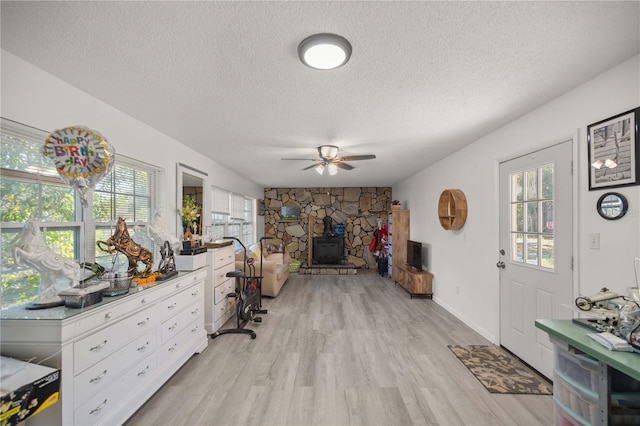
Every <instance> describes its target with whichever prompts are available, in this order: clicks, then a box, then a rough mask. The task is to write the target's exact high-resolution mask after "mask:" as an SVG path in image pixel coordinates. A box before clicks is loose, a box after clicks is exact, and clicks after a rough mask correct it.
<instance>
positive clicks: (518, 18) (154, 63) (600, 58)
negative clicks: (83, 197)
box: [1, 1, 640, 187]
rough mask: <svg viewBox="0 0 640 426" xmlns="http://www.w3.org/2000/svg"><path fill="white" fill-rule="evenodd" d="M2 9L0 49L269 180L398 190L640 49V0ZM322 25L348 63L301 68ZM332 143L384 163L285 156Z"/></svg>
mask: <svg viewBox="0 0 640 426" xmlns="http://www.w3.org/2000/svg"><path fill="white" fill-rule="evenodd" d="M1 7H2V9H1V15H2V34H1V35H2V39H1V42H2V48H3V49H5V50H7V51H9V52H11V53H13V54H15V55H17V56H19V57H21V58H23V59H25V60H26V61H28V62H31V63H32V64H34V65H36V66H38V67H40V68H42V69H45V70H47V71H48V72H50V73H51V74H53V75H55V76H57V77H59V78H60V79H62V80H64V81H66V82H68V83H70V84H72V85H73V86H76V87H78V88H79V89H81V90H83V91H85V92H87V93H89V94H91V95H93V96H95V97H96V98H99V99H101V100H103V101H104V102H106V103H108V104H110V105H112V106H114V107H115V108H117V109H119V110H121V111H123V112H125V113H127V114H129V115H131V116H133V117H135V118H136V119H138V120H140V121H142V122H144V123H146V124H148V125H150V126H152V127H154V128H156V129H158V130H160V131H161V132H163V133H165V134H167V135H169V136H171V137H172V138H174V139H176V140H178V141H180V142H182V143H184V144H185V145H189V146H191V147H192V148H194V149H196V150H197V151H199V152H201V153H202V154H204V155H205V156H207V157H210V158H212V159H214V160H215V161H217V162H219V163H220V164H223V165H224V166H226V167H228V168H230V169H233V170H235V171H237V172H238V173H240V174H241V175H245V176H247V177H249V178H250V179H252V180H254V181H256V182H258V183H259V184H261V185H263V186H265V187H271V186H273V187H290V186H299V187H316V186H390V185H393V184H395V183H397V182H399V181H401V180H403V179H404V178H406V177H408V176H410V175H412V174H414V173H416V172H417V171H419V170H422V169H423V168H425V167H427V166H428V165H429V164H432V163H434V162H435V161H437V160H439V159H441V158H443V157H445V156H447V155H449V154H450V153H452V152H454V151H456V150H457V149H460V148H461V147H463V146H465V145H466V144H469V143H471V142H473V141H474V140H476V139H478V138H479V137H481V136H483V135H486V134H487V133H489V132H491V131H493V130H495V129H496V128H498V127H500V126H502V125H504V124H506V123H508V122H510V121H512V120H513V119H515V118H517V117H519V116H521V115H523V114H525V113H527V112H529V111H531V110H532V109H534V108H536V107H539V106H540V105H542V104H544V103H546V102H548V101H549V100H551V99H553V98H555V97H557V96H559V95H560V94H562V93H564V92H566V91H568V90H570V89H572V88H574V87H576V86H578V85H580V84H581V83H583V82H585V81H587V80H589V79H591V78H593V77H595V76H596V75H598V74H600V73H601V72H603V71H605V70H607V69H609V68H611V67H612V66H614V65H617V64H618V63H620V62H622V61H624V60H626V59H628V58H630V57H631V56H633V55H635V54H637V53H638V52H639V50H640V48H639V45H640V3H639V2H620V3H614V2H526V3H525V2H314V1H309V2H207V1H201V2H53V1H47V2H10V1H2V4H1ZM62 22H64V23H68V24H67V25H56V23H62ZM319 32H332V33H337V34H340V35H342V36H344V37H346V38H347V39H348V40H349V41H350V42H351V44H352V46H353V54H352V57H351V60H350V62H349V63H348V64H347V65H345V66H344V67H342V68H339V69H337V70H334V71H317V70H312V69H310V68H307V67H305V66H304V65H302V64H301V63H300V61H299V60H298V59H297V54H296V49H297V46H298V43H299V42H300V41H301V40H303V39H304V38H305V37H307V36H309V35H311V34H314V33H319ZM79 55H81V57H82V60H78V56H79ZM70 121H71V122H73V119H72V118H70ZM113 142H114V143H115V144H116V146H117V142H115V141H113ZM327 143H330V144H334V145H338V146H340V148H341V154H342V155H361V154H375V155H376V156H377V159H375V160H369V161H358V162H353V163H351V165H353V166H355V169H353V170H351V171H344V170H340V172H339V173H338V174H337V175H336V176H320V175H318V174H317V173H315V172H314V171H313V170H306V171H302V170H301V169H302V168H303V167H305V166H308V165H310V164H311V162H304V161H283V160H281V158H284V157H301V158H315V157H316V156H317V151H316V147H317V146H318V145H321V144H327ZM248 170H251V172H250V174H249V173H248Z"/></svg>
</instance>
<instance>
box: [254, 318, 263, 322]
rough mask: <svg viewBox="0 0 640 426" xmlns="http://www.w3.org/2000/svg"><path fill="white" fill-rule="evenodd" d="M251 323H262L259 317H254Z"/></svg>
mask: <svg viewBox="0 0 640 426" xmlns="http://www.w3.org/2000/svg"><path fill="white" fill-rule="evenodd" d="M253 321H254V322H262V318H260V317H255V318H254V319H253Z"/></svg>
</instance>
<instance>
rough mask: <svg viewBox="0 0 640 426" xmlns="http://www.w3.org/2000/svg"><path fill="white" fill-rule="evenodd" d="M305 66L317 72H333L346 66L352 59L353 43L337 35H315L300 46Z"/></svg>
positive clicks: (299, 53)
mask: <svg viewBox="0 0 640 426" xmlns="http://www.w3.org/2000/svg"><path fill="white" fill-rule="evenodd" d="M298 56H299V57H300V60H301V61H302V63H303V64H305V65H306V66H308V67H310V68H313V69H317V70H332V69H336V68H339V67H341V66H343V65H344V64H346V63H347V62H348V61H349V58H350V57H351V43H349V41H348V40H347V39H346V38H344V37H341V36H339V35H336V34H328V33H322V34H314V35H312V36H309V37H307V38H305V39H304V40H302V42H300V45H298Z"/></svg>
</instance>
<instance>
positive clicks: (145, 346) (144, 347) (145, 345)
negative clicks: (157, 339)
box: [137, 342, 149, 352]
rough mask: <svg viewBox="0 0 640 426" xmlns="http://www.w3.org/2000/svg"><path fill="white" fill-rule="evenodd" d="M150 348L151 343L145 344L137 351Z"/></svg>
mask: <svg viewBox="0 0 640 426" xmlns="http://www.w3.org/2000/svg"><path fill="white" fill-rule="evenodd" d="M148 347H149V342H147V343H145V344H144V345H142V346H140V347H139V348H138V349H137V351H138V352H140V351H144V350H145V349H147V348H148Z"/></svg>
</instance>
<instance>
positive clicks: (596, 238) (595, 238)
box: [589, 233, 600, 250]
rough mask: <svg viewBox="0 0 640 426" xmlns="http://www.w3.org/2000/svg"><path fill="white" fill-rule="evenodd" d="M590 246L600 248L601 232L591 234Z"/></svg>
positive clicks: (595, 248)
mask: <svg viewBox="0 0 640 426" xmlns="http://www.w3.org/2000/svg"><path fill="white" fill-rule="evenodd" d="M589 248H590V249H594V250H600V234H598V233H595V234H589Z"/></svg>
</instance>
